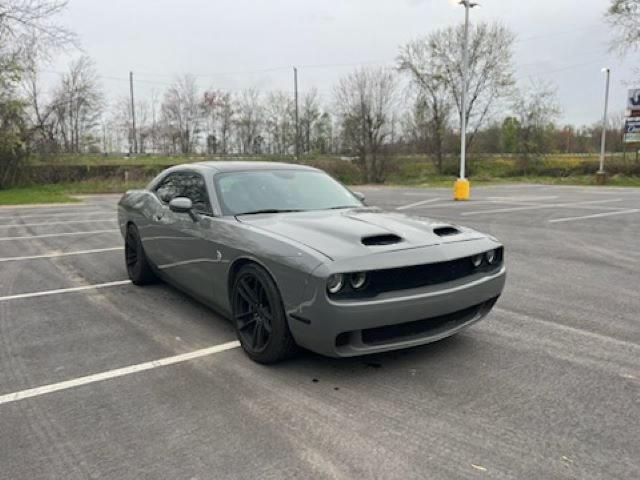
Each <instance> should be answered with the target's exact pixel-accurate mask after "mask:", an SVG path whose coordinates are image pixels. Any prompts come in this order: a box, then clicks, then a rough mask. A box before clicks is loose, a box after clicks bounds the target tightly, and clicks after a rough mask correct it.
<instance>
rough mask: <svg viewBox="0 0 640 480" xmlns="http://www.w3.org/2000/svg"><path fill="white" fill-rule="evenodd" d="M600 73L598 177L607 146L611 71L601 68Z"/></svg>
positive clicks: (602, 167) (601, 169)
mask: <svg viewBox="0 0 640 480" xmlns="http://www.w3.org/2000/svg"><path fill="white" fill-rule="evenodd" d="M602 72H603V73H604V74H605V76H606V82H605V89H604V115H603V116H602V138H601V139H600V170H598V174H599V175H604V174H605V172H604V156H605V151H606V144H607V113H608V110H609V82H610V79H611V70H610V69H609V68H603V69H602Z"/></svg>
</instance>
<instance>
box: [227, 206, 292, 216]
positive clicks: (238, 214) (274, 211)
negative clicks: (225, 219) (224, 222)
mask: <svg viewBox="0 0 640 480" xmlns="http://www.w3.org/2000/svg"><path fill="white" fill-rule="evenodd" d="M293 212H304V210H293V209H291V210H280V209H277V208H265V209H264V210H254V211H251V212H242V213H236V217H239V216H240V215H260V214H261V213H293Z"/></svg>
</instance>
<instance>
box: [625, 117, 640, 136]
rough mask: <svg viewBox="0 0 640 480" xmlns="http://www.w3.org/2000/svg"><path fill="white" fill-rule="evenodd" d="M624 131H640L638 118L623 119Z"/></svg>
mask: <svg viewBox="0 0 640 480" xmlns="http://www.w3.org/2000/svg"><path fill="white" fill-rule="evenodd" d="M624 133H625V134H627V133H640V119H638V120H635V119H630V118H628V119H626V120H625V121H624Z"/></svg>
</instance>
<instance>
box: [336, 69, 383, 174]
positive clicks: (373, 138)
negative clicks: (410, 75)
mask: <svg viewBox="0 0 640 480" xmlns="http://www.w3.org/2000/svg"><path fill="white" fill-rule="evenodd" d="M395 92H396V81H395V78H394V75H393V72H391V71H389V70H387V69H383V68H374V69H364V68H363V69H360V70H356V71H355V72H353V73H352V74H350V75H348V76H346V77H344V78H342V79H341V80H340V81H339V82H338V85H337V87H336V89H335V101H336V106H337V109H338V111H339V112H340V116H341V120H342V131H343V136H344V139H345V142H346V143H347V145H349V146H351V147H352V148H354V149H355V150H356V151H357V152H358V156H359V164H360V167H361V169H362V173H363V176H364V180H365V181H366V182H375V183H380V182H383V181H384V179H385V176H386V173H387V168H388V158H387V157H386V156H385V155H383V152H382V147H383V145H384V143H385V141H386V140H387V138H388V137H389V135H390V133H391V131H390V130H391V128H390V127H391V118H392V115H393V109H394V106H395Z"/></svg>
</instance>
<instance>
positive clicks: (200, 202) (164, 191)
mask: <svg viewBox="0 0 640 480" xmlns="http://www.w3.org/2000/svg"><path fill="white" fill-rule="evenodd" d="M156 194H157V195H158V198H160V201H162V202H163V203H169V202H170V201H171V200H173V199H174V198H176V197H186V198H188V199H190V200H191V201H192V202H193V209H194V210H195V211H196V212H198V213H202V214H205V215H213V209H212V208H211V203H210V202H209V195H208V194H207V187H206V185H205V183H204V178H202V176H201V175H198V174H197V173H189V172H176V173H172V174H170V175H168V176H167V177H166V178H165V179H164V180H162V182H160V184H159V185H158V186H157V187H156Z"/></svg>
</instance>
